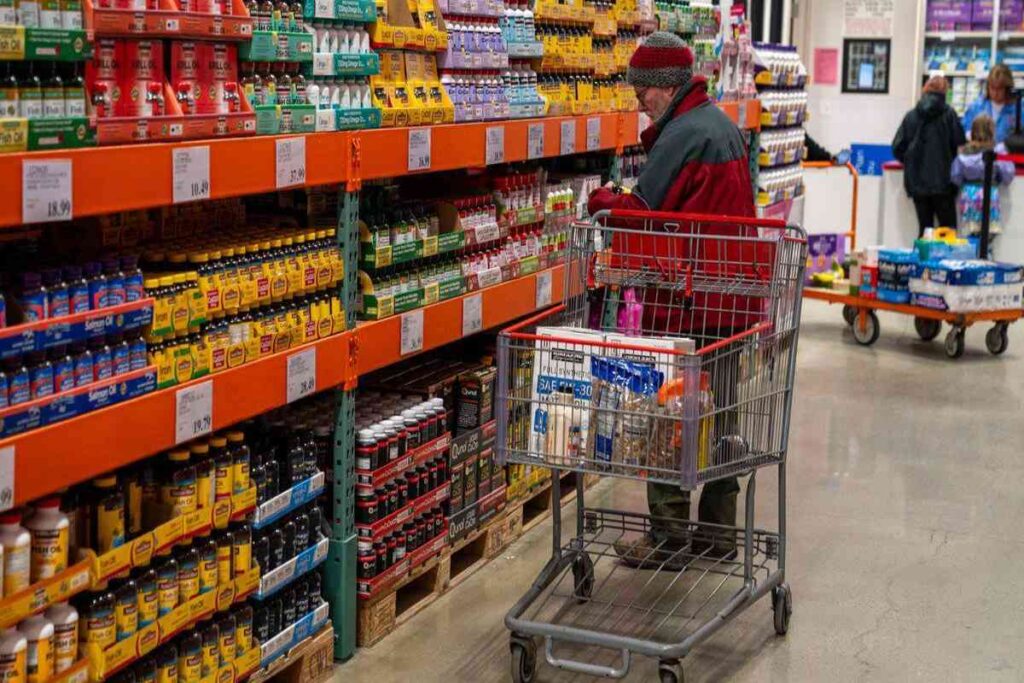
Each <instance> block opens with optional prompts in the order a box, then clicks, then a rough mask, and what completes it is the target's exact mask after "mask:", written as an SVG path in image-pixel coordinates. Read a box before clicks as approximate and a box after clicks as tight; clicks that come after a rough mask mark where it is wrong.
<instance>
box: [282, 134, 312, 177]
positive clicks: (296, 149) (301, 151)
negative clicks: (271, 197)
mask: <svg viewBox="0 0 1024 683" xmlns="http://www.w3.org/2000/svg"><path fill="white" fill-rule="evenodd" d="M305 184H306V138H284V139H283V140H278V141H277V187H278V189H280V188H282V187H293V186H295V185H305Z"/></svg>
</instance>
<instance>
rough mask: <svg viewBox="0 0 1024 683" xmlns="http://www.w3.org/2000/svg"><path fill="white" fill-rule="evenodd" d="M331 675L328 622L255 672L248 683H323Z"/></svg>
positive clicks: (331, 638)
mask: <svg viewBox="0 0 1024 683" xmlns="http://www.w3.org/2000/svg"><path fill="white" fill-rule="evenodd" d="M333 675H334V629H333V628H332V627H331V624H330V623H328V624H327V625H326V626H324V627H323V628H322V629H320V631H319V632H318V633H317V634H316V635H315V636H313V637H312V638H307V639H306V640H304V641H302V642H301V643H299V644H298V645H296V646H295V647H293V648H292V649H291V650H290V651H289V652H288V653H287V654H285V655H284V656H282V657H280V658H278V659H276V660H274V661H273V662H272V663H271V664H270V666H268V667H267V668H266V669H264V670H262V671H257V672H256V673H254V674H253V675H252V676H251V677H250V678H249V683H262V682H263V681H273V682H274V683H324V682H325V681H329V680H330V679H331V676H333Z"/></svg>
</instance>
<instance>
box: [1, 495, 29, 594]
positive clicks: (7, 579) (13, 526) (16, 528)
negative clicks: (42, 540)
mask: <svg viewBox="0 0 1024 683" xmlns="http://www.w3.org/2000/svg"><path fill="white" fill-rule="evenodd" d="M0 546H2V547H3V561H4V572H3V577H4V590H3V594H4V595H5V596H8V595H14V594H15V593H17V592H18V591H20V590H23V589H25V588H28V587H29V585H30V584H31V582H32V581H31V567H32V537H31V536H30V535H29V533H28V531H27V530H26V529H25V527H23V526H21V513H19V512H17V511H14V510H12V511H9V512H5V513H3V514H0Z"/></svg>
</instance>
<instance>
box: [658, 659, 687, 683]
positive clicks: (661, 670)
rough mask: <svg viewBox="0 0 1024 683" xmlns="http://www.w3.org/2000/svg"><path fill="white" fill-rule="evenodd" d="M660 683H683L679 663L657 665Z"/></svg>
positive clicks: (681, 669) (681, 668)
mask: <svg viewBox="0 0 1024 683" xmlns="http://www.w3.org/2000/svg"><path fill="white" fill-rule="evenodd" d="M658 678H659V679H660V680H661V683H683V667H682V666H681V665H680V664H679V662H662V663H661V664H659V665H658Z"/></svg>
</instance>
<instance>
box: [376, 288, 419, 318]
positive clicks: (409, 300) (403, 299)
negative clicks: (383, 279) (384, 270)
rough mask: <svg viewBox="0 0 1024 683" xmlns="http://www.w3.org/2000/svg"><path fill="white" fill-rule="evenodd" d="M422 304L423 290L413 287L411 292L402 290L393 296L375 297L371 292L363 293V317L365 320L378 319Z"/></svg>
mask: <svg viewBox="0 0 1024 683" xmlns="http://www.w3.org/2000/svg"><path fill="white" fill-rule="evenodd" d="M422 305H423V290H422V289H415V290H413V291H411V292H402V293H401V294H396V295H394V296H392V295H388V296H381V297H377V296H374V295H373V294H364V295H363V318H364V319H365V320H380V319H381V318H388V317H390V316H392V315H395V314H396V313H405V312H406V311H411V310H412V309H414V308H419V307H421V306H422Z"/></svg>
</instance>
